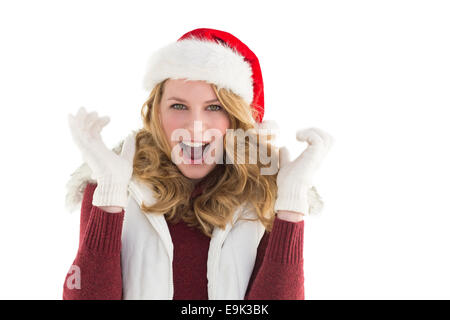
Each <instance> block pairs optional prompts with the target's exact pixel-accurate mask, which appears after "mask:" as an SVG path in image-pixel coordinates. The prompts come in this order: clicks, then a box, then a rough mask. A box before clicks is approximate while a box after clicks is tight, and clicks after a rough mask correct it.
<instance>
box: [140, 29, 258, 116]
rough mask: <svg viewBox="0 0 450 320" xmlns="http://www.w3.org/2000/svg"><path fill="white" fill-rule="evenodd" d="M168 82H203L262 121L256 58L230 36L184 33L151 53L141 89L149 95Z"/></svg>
mask: <svg viewBox="0 0 450 320" xmlns="http://www.w3.org/2000/svg"><path fill="white" fill-rule="evenodd" d="M167 78H170V79H188V80H204V81H207V82H209V83H213V84H215V85H217V87H218V88H219V89H221V88H225V89H229V90H231V91H232V92H233V93H235V94H237V95H239V96H240V97H242V98H243V99H244V101H246V102H247V103H248V104H249V105H250V106H251V108H253V110H254V111H255V114H254V120H255V121H256V122H257V123H261V122H262V119H263V117H264V87H263V79H262V74H261V68H260V65H259V61H258V58H257V57H256V55H255V54H254V53H253V52H252V51H251V50H250V49H249V48H248V47H247V46H246V45H245V44H244V43H243V42H242V41H240V40H239V39H238V38H236V37H235V36H233V35H232V34H230V33H228V32H225V31H220V30H215V29H208V28H199V29H195V30H192V31H189V32H187V33H185V34H184V35H183V36H182V37H181V38H179V39H178V40H177V41H176V42H174V43H170V44H168V45H166V46H164V47H162V48H160V49H159V50H157V51H156V52H154V53H153V54H152V55H151V56H150V58H149V60H148V62H147V68H146V70H145V74H144V81H143V85H144V88H145V89H146V90H149V91H151V90H152V89H153V88H154V87H155V86H156V85H157V84H158V83H159V82H162V81H163V80H165V79H167Z"/></svg>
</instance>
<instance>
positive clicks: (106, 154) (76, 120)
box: [68, 107, 136, 208]
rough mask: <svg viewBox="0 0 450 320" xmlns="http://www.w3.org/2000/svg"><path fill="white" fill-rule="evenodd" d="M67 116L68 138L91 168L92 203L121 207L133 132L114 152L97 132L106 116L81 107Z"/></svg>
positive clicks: (128, 175)
mask: <svg viewBox="0 0 450 320" xmlns="http://www.w3.org/2000/svg"><path fill="white" fill-rule="evenodd" d="M68 119H69V127H70V131H71V134H72V138H73V140H74V141H75V144H76V145H77V147H78V148H79V149H80V151H81V154H82V157H83V160H84V161H85V162H86V163H87V164H88V166H89V168H90V169H91V170H92V179H95V180H96V181H97V187H96V188H95V191H94V195H93V199H92V204H93V205H95V206H98V207H99V206H118V207H123V208H125V207H126V205H127V200H128V184H129V182H130V179H131V175H132V173H133V159H134V153H135V134H136V133H135V132H133V133H132V134H130V135H129V136H128V137H127V138H126V139H125V141H124V143H123V146H122V151H121V154H120V155H117V154H116V153H115V152H114V151H112V150H110V149H108V148H107V147H106V146H105V144H104V143H103V140H102V137H101V135H100V132H101V130H102V128H103V127H104V126H105V125H107V124H108V123H109V121H110V119H109V117H102V118H99V117H98V115H97V112H95V111H94V112H90V113H87V112H86V110H85V109H84V107H81V108H80V109H79V110H78V113H77V114H76V115H75V116H73V115H71V114H69V117H68Z"/></svg>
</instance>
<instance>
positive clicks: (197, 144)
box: [182, 141, 207, 148]
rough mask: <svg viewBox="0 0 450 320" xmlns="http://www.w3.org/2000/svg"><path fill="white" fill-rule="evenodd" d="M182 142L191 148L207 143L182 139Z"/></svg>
mask: <svg viewBox="0 0 450 320" xmlns="http://www.w3.org/2000/svg"><path fill="white" fill-rule="evenodd" d="M182 143H183V144H185V145H187V146H188V147H191V148H198V147H203V146H204V145H206V144H207V143H202V142H189V141H183V142H182Z"/></svg>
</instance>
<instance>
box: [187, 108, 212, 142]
mask: <svg viewBox="0 0 450 320" xmlns="http://www.w3.org/2000/svg"><path fill="white" fill-rule="evenodd" d="M186 121H187V123H186V126H185V128H186V129H187V130H189V132H190V133H191V135H192V139H193V140H195V141H198V140H200V141H201V139H202V136H203V132H205V131H206V130H207V129H208V128H209V119H208V117H207V116H206V115H205V113H204V112H203V111H202V110H192V111H191V112H190V113H189V116H187V118H186Z"/></svg>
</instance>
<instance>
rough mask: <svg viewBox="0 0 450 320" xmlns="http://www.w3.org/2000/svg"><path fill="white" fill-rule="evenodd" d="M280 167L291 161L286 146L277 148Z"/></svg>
mask: <svg viewBox="0 0 450 320" xmlns="http://www.w3.org/2000/svg"><path fill="white" fill-rule="evenodd" d="M279 158H280V168H283V167H284V166H285V165H287V164H288V163H289V162H291V156H290V154H289V150H288V148H286V147H281V148H280V150H279Z"/></svg>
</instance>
